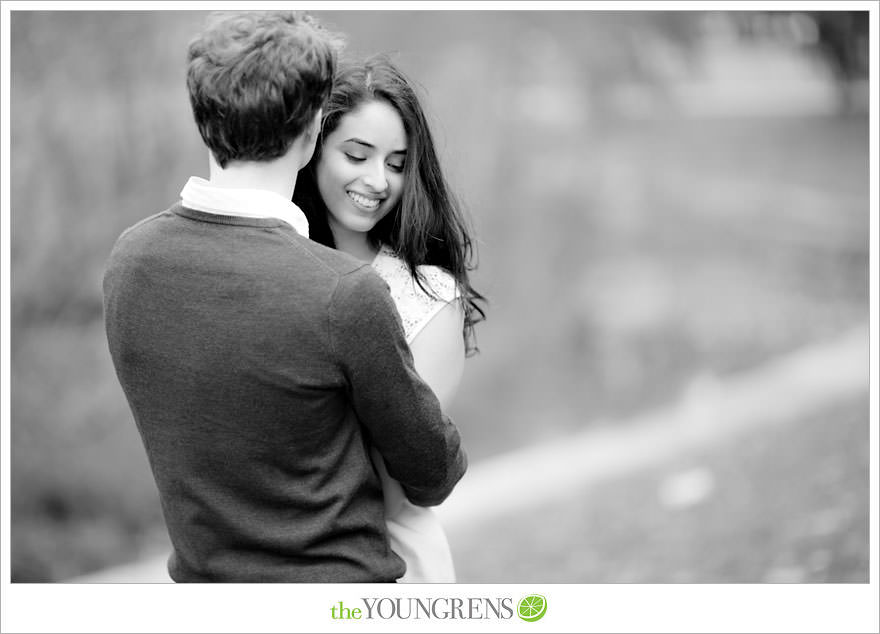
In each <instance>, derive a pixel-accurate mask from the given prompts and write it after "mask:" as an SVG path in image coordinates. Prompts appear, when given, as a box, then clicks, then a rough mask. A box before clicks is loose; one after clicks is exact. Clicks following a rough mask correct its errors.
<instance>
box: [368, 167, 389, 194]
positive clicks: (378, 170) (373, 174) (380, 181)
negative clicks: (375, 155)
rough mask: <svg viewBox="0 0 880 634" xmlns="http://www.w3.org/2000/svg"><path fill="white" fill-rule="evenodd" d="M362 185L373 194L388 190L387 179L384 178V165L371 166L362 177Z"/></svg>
mask: <svg viewBox="0 0 880 634" xmlns="http://www.w3.org/2000/svg"><path fill="white" fill-rule="evenodd" d="M363 181H364V184H365V185H366V186H367V187H369V188H370V189H372V190H373V191H374V192H383V191H385V190H386V189H387V188H388V179H387V178H386V177H385V165H384V164H383V163H379V164H373V165H371V166H370V169H369V171H368V172H367V173H366V174H364V176H363Z"/></svg>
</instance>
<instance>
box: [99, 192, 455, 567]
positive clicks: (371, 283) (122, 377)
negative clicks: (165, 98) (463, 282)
mask: <svg viewBox="0 0 880 634" xmlns="http://www.w3.org/2000/svg"><path fill="white" fill-rule="evenodd" d="M104 313H105V322H106V329H107V339H108V342H109V346H110V353H111V356H112V358H113V363H114V365H115V367H116V372H117V375H118V377H119V381H120V383H121V384H122V387H123V389H124V391H125V395H126V397H127V398H128V402H129V405H130V406H131V410H132V412H133V414H134V419H135V421H136V423H137V427H138V430H139V431H140V434H141V437H142V439H143V442H144V446H145V448H146V452H147V456H148V458H149V461H150V465H151V467H152V470H153V475H154V476H155V479H156V484H157V485H158V489H159V494H160V498H161V502H162V508H163V511H164V514H165V520H166V523H167V525H168V532H169V534H170V537H171V541H172V544H173V547H174V552H173V554H172V556H171V559H170V561H169V572H170V574H171V577H172V578H173V579H174V580H175V581H196V582H201V581H230V582H249V581H254V582H273V581H277V582H292V581H304V582H319V581H328V582H367V581H394V580H395V579H397V578H398V577H400V576H401V575H402V574H403V572H404V564H403V562H402V560H401V559H400V558H399V557H398V556H397V555H395V554H394V553H393V552H392V551H391V550H390V548H389V546H388V539H387V533H386V529H385V521H384V514H383V502H382V493H381V485H380V483H379V478H378V477H377V475H376V471H375V469H374V467H373V464H372V463H371V461H370V458H369V452H368V449H369V445H370V443H372V444H374V445H375V446H376V448H377V449H378V450H379V452H380V453H381V454H382V455H383V457H384V458H385V461H386V464H387V467H388V471H389V473H390V474H391V475H392V477H394V478H395V479H397V480H398V481H400V483H401V484H402V485H403V488H404V491H405V492H406V494H407V496H408V497H409V498H410V500H411V501H412V502H414V503H416V504H419V505H423V506H430V505H434V504H439V503H440V502H441V501H442V500H443V499H445V498H446V496H447V495H448V494H449V493H450V492H451V490H452V488H453V487H454V486H455V484H456V482H458V480H459V479H460V478H461V476H462V475H463V474H464V471H465V468H466V459H465V455H464V453H463V451H462V450H461V448H460V439H459V434H458V431H457V430H456V428H455V426H454V425H453V424H452V423H451V422H450V421H449V420H448V419H447V418H445V417H444V416H443V415H442V414H441V412H440V405H439V403H438V402H437V399H436V397H435V396H434V394H433V393H432V392H431V390H430V389H429V388H428V387H427V385H425V383H423V382H422V381H421V380H420V379H419V377H418V375H417V374H416V372H415V370H414V368H413V364H412V356H411V354H410V351H409V348H408V346H407V345H406V342H405V341H404V335H403V330H402V328H401V325H400V319H399V317H398V316H397V313H396V311H395V309H394V304H393V303H392V300H391V299H390V297H389V295H388V292H387V287H386V286H385V283H384V282H383V281H382V280H381V278H379V276H378V275H377V274H376V273H375V272H374V271H373V270H372V268H371V267H370V266H368V265H364V264H362V263H360V262H357V261H356V260H354V259H353V258H351V257H349V256H347V255H345V254H343V253H340V252H338V251H334V250H332V249H328V248H326V247H323V246H321V245H319V244H317V243H315V242H312V241H310V240H308V239H307V238H303V237H301V236H300V235H299V234H297V233H296V232H295V231H294V230H293V229H292V228H290V227H289V226H288V225H287V224H285V223H283V222H281V221H279V220H276V219H254V218H240V217H220V216H216V215H212V214H205V213H202V212H199V211H194V210H192V209H187V208H184V207H182V206H180V205H176V206H174V207H172V208H171V209H169V210H167V211H164V212H162V213H160V214H157V215H155V216H152V217H150V218H148V219H146V220H144V221H142V222H140V223H139V224H137V225H135V226H134V227H132V228H130V229H128V230H127V231H126V232H125V233H123V234H122V236H121V237H120V238H119V240H118V241H117V243H116V246H115V247H114V249H113V252H112V254H111V255H110V258H109V261H108V264H107V269H106V272H105V276H104Z"/></svg>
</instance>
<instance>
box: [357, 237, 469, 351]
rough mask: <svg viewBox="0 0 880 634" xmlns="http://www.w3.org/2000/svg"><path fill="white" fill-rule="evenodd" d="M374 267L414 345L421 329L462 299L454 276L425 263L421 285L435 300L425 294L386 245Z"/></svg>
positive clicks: (407, 339)
mask: <svg viewBox="0 0 880 634" xmlns="http://www.w3.org/2000/svg"><path fill="white" fill-rule="evenodd" d="M373 268H374V269H375V270H376V272H377V273H378V274H379V276H380V277H381V278H382V279H383V280H385V283H386V284H388V287H389V290H390V291H391V299H393V300H394V305H395V306H397V312H398V313H399V314H400V320H401V321H402V322H403V331H404V334H405V335H406V342H407V343H412V342H413V340H414V339H415V338H416V335H418V334H419V333H420V332H421V331H422V328H424V327H425V326H426V325H427V324H428V322H429V321H431V319H432V318H433V317H434V316H435V315H436V314H437V313H439V312H440V310H441V309H442V308H443V307H444V306H446V305H447V304H448V303H450V302H452V301H454V300H456V299H458V298H459V297H460V296H461V293H460V292H459V290H458V285H457V284H456V283H455V278H454V277H452V275H450V274H449V273H448V272H446V271H444V270H443V269H442V268H440V267H439V266H432V265H426V264H423V265H422V266H420V267H418V272H419V274H420V275H421V277H422V284H423V285H424V286H425V288H427V289H428V290H430V291H432V292H433V293H434V295H436V297H432V296H431V295H429V294H428V293H426V292H425V291H423V290H422V289H421V287H420V286H419V285H418V283H417V282H416V281H415V280H414V279H413V278H412V276H411V275H410V274H409V269H408V268H407V266H406V262H404V261H403V260H402V259H401V258H399V257H398V256H397V255H396V254H395V253H394V252H393V251H392V250H391V249H390V248H389V247H387V246H385V245H382V248H381V249H380V250H379V253H378V255H376V259H375V260H373Z"/></svg>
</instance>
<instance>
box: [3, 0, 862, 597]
mask: <svg viewBox="0 0 880 634" xmlns="http://www.w3.org/2000/svg"><path fill="white" fill-rule="evenodd" d="M314 14H315V15H316V16H317V17H318V18H319V19H320V20H321V21H322V22H324V23H325V24H326V25H327V26H329V27H330V28H333V29H335V30H339V31H342V32H344V33H346V34H347V36H348V43H349V44H348V51H349V53H351V54H353V55H362V54H369V53H374V52H387V53H391V54H392V55H393V58H394V59H395V60H396V62H397V63H398V64H399V65H400V66H401V67H402V68H403V69H404V70H405V71H406V72H407V73H408V74H409V75H410V76H411V77H412V78H413V79H415V80H417V82H418V83H419V85H420V90H421V94H422V96H423V98H424V105H425V108H426V110H427V111H428V113H429V116H430V119H431V121H432V125H433V126H434V132H435V138H436V140H437V143H438V145H439V148H438V149H439V151H440V153H441V156H442V158H443V163H444V167H445V169H446V172H447V176H448V178H449V180H450V181H451V183H452V184H453V186H454V188H455V190H456V192H457V194H458V195H459V197H460V198H461V200H462V201H463V202H464V204H465V206H466V207H467V209H468V210H469V213H470V215H471V217H472V219H473V223H474V226H475V229H476V232H477V235H478V242H479V244H478V250H479V268H478V269H477V272H476V274H475V286H476V288H477V289H478V290H480V291H481V292H483V293H484V294H486V295H487V296H488V297H489V299H490V305H489V310H488V320H487V321H486V322H485V323H483V324H481V325H480V326H478V330H477V335H478V343H479V345H480V349H481V353H480V354H479V355H478V356H476V357H474V358H472V359H470V360H469V361H468V363H467V366H466V371H465V378H464V381H463V384H462V387H461V390H460V393H459V396H458V399H457V401H456V403H455V405H454V408H453V411H452V414H453V417H454V419H455V420H456V422H457V423H458V425H459V427H460V429H461V431H462V435H463V437H464V442H465V443H466V446H467V448H468V451H469V454H470V457H471V463H472V465H474V468H475V470H476V472H478V471H479V465H480V464H488V463H490V462H491V461H492V460H494V459H497V458H498V457H500V456H504V455H506V454H508V453H509V452H513V451H517V450H520V449H522V448H528V447H533V446H539V445H541V444H542V443H545V442H553V441H558V440H560V439H562V440H564V439H566V438H569V437H575V436H576V435H577V437H581V436H582V435H583V434H584V433H592V432H593V431H595V433H596V434H603V438H607V437H609V436H610V437H612V438H619V439H621V440H620V442H618V443H617V444H616V445H615V446H616V447H618V449H619V450H620V451H621V452H622V453H624V454H625V453H626V452H627V443H626V439H627V438H628V437H629V436H627V434H632V433H633V430H634V429H635V428H636V427H637V426H638V422H637V421H638V420H639V416H640V415H641V414H643V413H645V412H651V411H655V410H657V409H658V408H663V407H665V406H666V405H667V404H669V403H674V402H676V401H677V399H679V398H681V396H682V394H689V393H691V392H692V391H693V390H694V386H695V385H696V386H700V385H705V384H707V382H709V383H711V384H712V385H716V386H722V388H723V386H725V385H727V384H728V383H729V382H731V381H735V380H737V378H738V377H743V376H751V375H750V374H749V373H754V372H755V371H757V370H759V369H760V368H762V367H764V366H765V365H766V364H767V363H771V362H773V361H774V360H776V359H779V358H785V355H790V354H795V353H797V352H798V351H800V350H805V349H810V347H811V346H815V345H817V344H821V343H823V342H828V341H832V342H833V341H835V340H836V339H835V338H837V337H840V336H842V335H845V334H846V333H848V332H851V331H852V329H853V328H856V329H858V328H860V327H864V328H866V324H867V321H868V228H869V165H868V158H869V156H868V152H869V147H868V132H869V122H868V92H869V91H868V82H867V69H868V14H867V12H862V13H848V12H833V13H829V12H824V13H810V12H759V11H750V12H698V11H680V12H656V13H653V12H638V11H635V12H566V11H523V12H516V11H466V12H456V11H439V12H438V11H387V12H383V11H316V12H314ZM204 17H205V14H203V13H199V12H183V11H156V12H135V11H125V12H110V11H108V12H82V11H78V12H62V11H57V12H26V11H14V12H12V20H11V54H12V57H11V139H10V144H11V157H12V164H11V201H12V203H11V204H12V208H11V214H12V223H11V224H12V240H11V244H12V246H11V249H12V253H11V259H12V288H11V291H10V292H11V300H12V302H11V306H12V310H11V319H12V343H11V350H10V355H11V362H12V376H11V398H12V405H11V408H12V409H11V411H12V432H11V437H12V483H11V484H12V499H11V509H12V511H11V518H12V580H13V581H17V582H44V581H61V580H65V579H70V578H72V577H75V576H78V575H82V574H86V573H89V572H93V571H96V570H101V569H104V568H107V567H108V566H115V565H118V564H124V563H126V562H131V561H137V560H139V559H141V558H144V557H151V556H154V555H155V554H157V553H162V552H164V550H165V549H167V537H166V535H165V529H164V526H163V523H162V517H161V511H160V508H159V504H158V497H157V494H156V491H155V486H154V484H153V481H152V478H151V475H150V472H149V468H148V465H147V461H146V458H145V455H144V452H143V448H142V447H141V444H140V439H139V437H138V435H137V432H136V429H135V426H134V423H133V420H132V418H131V415H130V413H129V410H128V407H127V404H126V402H125V398H124V396H123V393H122V391H121V388H120V387H119V385H118V383H117V381H116V378H115V375H114V372H113V368H112V366H111V363H110V359H109V354H108V352H107V347H106V343H105V339H104V333H103V324H102V319H101V276H102V268H103V265H104V262H105V260H106V258H107V256H108V254H109V252H110V249H111V247H112V245H113V243H114V241H115V239H116V238H117V237H118V235H119V234H120V233H121V232H122V230H123V229H125V228H126V227H128V226H130V225H131V224H133V223H135V222H136V221H138V220H139V219H141V218H143V217H146V216H148V215H151V214H153V213H155V212H157V211H160V210H162V209H165V208H166V207H168V206H169V205H170V204H171V203H172V202H174V201H175V200H176V199H177V198H178V196H179V192H180V189H181V188H182V186H183V184H184V182H185V181H186V179H187V178H188V177H189V176H190V175H200V176H207V160H206V159H207V154H206V150H205V149H204V147H203V145H202V143H201V140H200V138H199V136H198V133H197V131H196V128H195V125H194V124H193V122H192V117H191V114H190V111H189V105H188V100H187V96H186V91H185V84H184V73H185V49H186V44H187V42H188V41H189V39H190V37H191V36H192V35H193V34H194V33H195V32H196V31H197V30H198V29H199V28H200V27H201V25H202V23H203V20H204ZM867 351H868V341H867V337H866V336H865V338H864V349H863V352H862V351H860V350H859V351H857V354H858V355H862V356H859V358H858V359H856V362H857V363H859V362H863V363H864V388H863V389H857V390H856V391H855V393H854V394H853V393H848V394H849V396H847V397H846V398H832V397H833V396H834V395H833V394H832V395H831V396H829V398H828V399H826V400H825V401H823V403H825V404H824V405H823V406H822V407H814V408H812V409H811V410H810V411H808V412H806V413H801V414H799V415H798V416H796V417H795V420H790V421H786V422H785V423H784V424H779V425H772V426H766V427H765V426H757V427H754V428H750V431H748V433H745V432H744V433H742V434H737V435H725V434H719V436H718V439H717V440H716V441H713V442H710V443H707V444H704V445H701V447H700V448H698V449H686V448H685V449H682V450H681V451H680V452H672V453H669V454H668V456H667V457H666V458H664V460H661V461H659V462H658V461H656V460H655V461H646V462H645V463H644V465H643V466H640V465H641V463H635V464H634V466H632V467H631V468H629V469H628V470H627V471H626V473H621V474H620V475H618V476H616V477H609V478H604V479H601V481H597V482H595V483H593V484H589V483H583V484H580V485H578V486H572V487H570V488H566V482H559V483H557V484H556V485H554V488H555V489H557V493H559V492H562V495H563V497H562V499H561V500H559V498H554V499H557V501H556V502H549V501H543V502H542V498H541V497H540V496H538V497H536V498H533V499H528V500H525V501H524V502H523V503H522V505H521V507H520V508H519V510H517V511H516V512H515V514H514V515H512V516H510V517H507V516H498V517H495V518H492V519H487V520H485V521H480V520H479V518H474V519H473V521H471V522H468V523H467V526H466V527H462V528H459V529H456V530H454V531H452V532H451V534H450V538H451V541H452V544H453V549H454V551H455V555H456V560H457V561H458V565H459V577H460V581H463V582H522V581H543V582H578V583H604V582H621V581H623V582H661V583H662V582H679V581H692V582H772V581H783V582H837V581H843V582H866V581H867V580H868V555H869V553H868V468H869V467H868V464H869V455H868V433H869V427H868V388H867V385H868V384H867ZM771 392H772V390H771ZM802 396H803V395H801V394H797V393H779V394H776V395H775V398H777V399H782V400H785V401H794V402H796V401H798V399H800V398H801V397H802ZM673 433H675V431H674V426H671V427H670V430H669V434H673ZM534 468H535V469H536V470H540V469H541V465H534Z"/></svg>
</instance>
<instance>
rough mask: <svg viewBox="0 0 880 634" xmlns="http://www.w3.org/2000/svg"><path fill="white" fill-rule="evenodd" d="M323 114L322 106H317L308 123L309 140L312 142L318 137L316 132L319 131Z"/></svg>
mask: <svg viewBox="0 0 880 634" xmlns="http://www.w3.org/2000/svg"><path fill="white" fill-rule="evenodd" d="M323 115H324V110H323V109H322V108H318V112H316V113H315V116H314V117H313V118H312V122H311V123H310V124H309V129H308V139H309V142H312V141H314V140H316V139H317V138H318V134H319V133H320V132H321V117H322V116H323Z"/></svg>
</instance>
